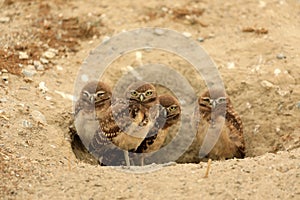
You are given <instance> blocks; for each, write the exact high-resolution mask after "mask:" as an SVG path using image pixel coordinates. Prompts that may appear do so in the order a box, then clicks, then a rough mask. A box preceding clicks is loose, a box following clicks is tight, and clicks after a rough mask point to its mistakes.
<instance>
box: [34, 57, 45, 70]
mask: <svg viewBox="0 0 300 200" xmlns="http://www.w3.org/2000/svg"><path fill="white" fill-rule="evenodd" d="M33 65H34V67H35V69H36V70H38V71H44V70H45V68H44V65H42V63H41V62H40V61H38V60H35V61H33Z"/></svg>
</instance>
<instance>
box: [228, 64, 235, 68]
mask: <svg viewBox="0 0 300 200" xmlns="http://www.w3.org/2000/svg"><path fill="white" fill-rule="evenodd" d="M227 68H228V69H234V68H235V64H234V62H228V63H227Z"/></svg>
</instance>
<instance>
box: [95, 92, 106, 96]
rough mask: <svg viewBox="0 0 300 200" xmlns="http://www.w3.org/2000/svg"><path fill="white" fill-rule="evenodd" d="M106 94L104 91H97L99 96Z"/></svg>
mask: <svg viewBox="0 0 300 200" xmlns="http://www.w3.org/2000/svg"><path fill="white" fill-rule="evenodd" d="M104 94H105V92H104V91H99V92H97V93H96V96H97V97H101V96H103V95H104Z"/></svg>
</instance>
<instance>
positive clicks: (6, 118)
mask: <svg viewBox="0 0 300 200" xmlns="http://www.w3.org/2000/svg"><path fill="white" fill-rule="evenodd" d="M0 117H2V118H3V119H5V120H6V121H9V118H8V117H6V116H5V115H0Z"/></svg>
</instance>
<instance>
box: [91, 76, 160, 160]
mask: <svg viewBox="0 0 300 200" xmlns="http://www.w3.org/2000/svg"><path fill="white" fill-rule="evenodd" d="M136 86H137V87H136ZM125 98H126V100H124V99H123V100H120V101H117V102H116V103H114V105H112V106H111V107H110V108H109V109H108V110H107V111H106V113H105V115H104V117H103V118H102V119H101V120H99V123H100V125H99V128H98V130H97V131H96V134H95V136H94V138H93V140H92V142H91V144H90V148H89V149H90V151H91V153H92V154H94V155H95V156H97V157H98V158H99V159H100V162H102V163H103V164H104V165H120V163H122V162H120V161H119V160H120V159H119V160H118V159H111V157H114V155H109V154H106V155H104V154H105V152H107V151H109V152H111V151H116V152H120V150H121V151H124V155H125V162H126V165H130V163H129V157H128V151H135V150H136V149H137V147H138V146H139V145H140V144H141V142H142V141H143V139H144V138H145V136H146V134H147V133H148V132H149V130H150V128H152V127H153V125H154V123H155V119H154V118H156V115H157V114H156V113H155V109H154V110H151V108H153V107H155V105H156V104H158V99H157V94H156V90H155V87H154V86H153V85H152V84H149V83H144V82H143V83H141V84H140V85H139V84H137V83H134V84H132V85H130V86H129V87H128V89H127V90H126V92H125ZM127 102H128V103H127ZM118 155H119V153H118ZM121 160H123V161H124V159H121Z"/></svg>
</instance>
